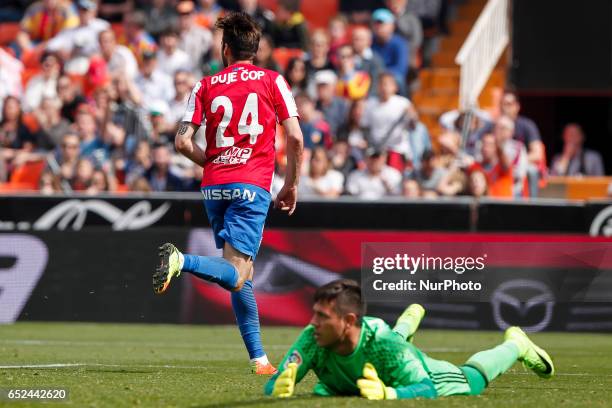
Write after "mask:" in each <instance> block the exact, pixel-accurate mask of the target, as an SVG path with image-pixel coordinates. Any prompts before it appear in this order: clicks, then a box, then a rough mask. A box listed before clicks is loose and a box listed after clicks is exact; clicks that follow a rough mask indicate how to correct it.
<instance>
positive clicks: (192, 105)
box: [182, 81, 206, 126]
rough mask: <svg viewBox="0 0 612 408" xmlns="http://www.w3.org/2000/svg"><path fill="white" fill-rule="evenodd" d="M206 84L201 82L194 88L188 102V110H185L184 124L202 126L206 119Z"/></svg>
mask: <svg viewBox="0 0 612 408" xmlns="http://www.w3.org/2000/svg"><path fill="white" fill-rule="evenodd" d="M205 87H206V85H205V82H204V81H200V82H198V83H197V84H195V86H194V87H193V90H192V91H191V95H189V100H188V101H187V108H185V114H184V115H183V119H182V121H183V122H189V123H193V124H194V125H197V126H201V125H202V122H203V121H204V119H205V114H206V112H205V111H204V90H205Z"/></svg>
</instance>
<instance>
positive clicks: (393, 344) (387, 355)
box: [371, 330, 430, 388]
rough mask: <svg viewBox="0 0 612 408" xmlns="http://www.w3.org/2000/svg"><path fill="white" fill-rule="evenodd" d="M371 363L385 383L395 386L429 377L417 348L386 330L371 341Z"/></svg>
mask: <svg viewBox="0 0 612 408" xmlns="http://www.w3.org/2000/svg"><path fill="white" fill-rule="evenodd" d="M372 348H373V349H372V351H371V353H372V359H371V360H372V361H371V362H372V363H373V364H374V367H376V370H377V371H378V373H379V375H380V378H381V379H382V380H383V382H384V383H385V385H387V386H390V387H393V388H397V387H402V386H408V385H411V384H418V383H420V382H422V381H423V380H427V379H430V377H429V374H428V373H427V371H426V369H425V366H424V364H423V361H422V360H421V358H419V355H418V350H417V349H416V348H415V347H414V346H412V345H411V344H409V343H407V342H406V341H405V340H403V339H402V338H401V337H400V336H398V335H397V334H396V333H393V332H392V331H391V330H388V331H387V332H386V333H383V334H382V335H381V336H380V337H379V338H378V339H377V341H376V342H373V343H372Z"/></svg>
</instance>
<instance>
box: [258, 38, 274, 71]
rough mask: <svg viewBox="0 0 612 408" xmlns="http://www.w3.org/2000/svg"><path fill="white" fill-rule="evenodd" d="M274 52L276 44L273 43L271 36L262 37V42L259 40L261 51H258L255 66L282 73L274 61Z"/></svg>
mask: <svg viewBox="0 0 612 408" xmlns="http://www.w3.org/2000/svg"><path fill="white" fill-rule="evenodd" d="M273 51H274V43H273V42H272V38H271V37H270V36H269V35H264V36H262V37H261V40H259V49H258V50H257V55H256V56H255V62H254V64H255V65H257V66H258V67H262V68H265V69H271V70H272V71H276V72H280V71H281V69H280V67H279V66H278V63H277V62H276V60H275V59H274V55H273V53H272V52H273Z"/></svg>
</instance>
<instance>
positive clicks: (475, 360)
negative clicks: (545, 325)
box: [465, 341, 519, 382]
mask: <svg viewBox="0 0 612 408" xmlns="http://www.w3.org/2000/svg"><path fill="white" fill-rule="evenodd" d="M518 356H519V349H518V346H517V345H516V344H515V343H514V342H513V341H505V342H503V343H502V344H500V345H499V346H497V347H495V348H492V349H489V350H484V351H480V352H478V353H476V354H474V355H473V356H472V357H470V358H469V359H468V361H467V362H466V363H465V365H467V366H471V367H474V368H476V369H477V370H478V371H480V372H481V373H482V374H483V375H484V376H485V378H486V379H487V382H491V381H493V380H494V379H495V378H497V377H499V376H500V375H501V374H503V373H505V372H506V371H508V369H509V368H510V367H512V366H513V365H514V363H515V362H516V360H517V359H518Z"/></svg>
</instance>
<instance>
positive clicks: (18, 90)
mask: <svg viewBox="0 0 612 408" xmlns="http://www.w3.org/2000/svg"><path fill="white" fill-rule="evenodd" d="M23 69H24V67H23V64H22V63H21V61H19V60H18V59H17V58H15V57H13V56H12V55H11V54H9V53H8V52H6V51H5V50H4V49H3V48H2V47H0V78H2V80H1V81H0V110H1V109H2V102H3V101H4V98H5V97H7V96H8V95H13V96H18V97H21V94H22V92H23V86H22V83H21V74H22V72H23Z"/></svg>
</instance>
